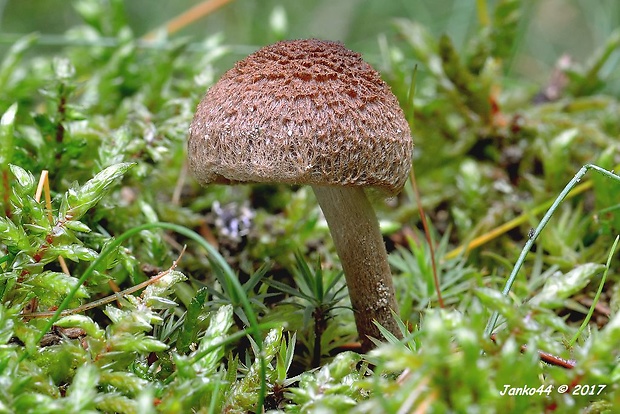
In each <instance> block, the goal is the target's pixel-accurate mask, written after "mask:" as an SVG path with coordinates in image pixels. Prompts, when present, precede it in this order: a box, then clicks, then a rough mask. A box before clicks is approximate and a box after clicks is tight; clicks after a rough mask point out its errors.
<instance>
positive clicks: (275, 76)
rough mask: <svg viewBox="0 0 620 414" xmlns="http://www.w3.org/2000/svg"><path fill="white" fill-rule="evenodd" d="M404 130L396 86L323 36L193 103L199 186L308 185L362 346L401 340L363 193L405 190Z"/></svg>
mask: <svg viewBox="0 0 620 414" xmlns="http://www.w3.org/2000/svg"><path fill="white" fill-rule="evenodd" d="M412 150H413V144H412V140H411V133H410V130H409V125H408V123H407V121H406V120H405V117H404V114H403V111H402V109H401V108H400V107H399V104H398V101H397V99H396V97H395V96H394V95H393V94H392V92H391V91H390V88H389V87H388V86H387V84H386V83H385V82H383V81H382V80H381V77H380V75H379V74H378V73H377V72H376V71H375V70H374V69H373V68H372V67H371V66H370V65H369V64H368V63H366V62H365V61H364V60H362V58H361V56H360V55H359V54H357V53H355V52H352V51H350V50H348V49H346V48H345V47H344V46H343V45H342V44H341V43H338V42H331V41H323V40H317V39H308V40H294V41H283V42H278V43H275V44H273V45H270V46H266V47H264V48H262V49H260V50H258V51H256V52H254V53H253V54H251V55H249V56H248V57H246V58H245V59H243V60H241V61H239V62H237V63H236V64H235V66H234V67H233V68H232V69H230V70H229V71H228V72H226V73H225V74H224V75H223V76H222V78H221V79H220V80H219V81H218V82H217V83H216V84H215V85H213V86H212V87H211V88H210V89H209V90H208V91H207V93H206V95H205V97H204V98H203V99H202V101H201V102H200V103H199V104H198V107H197V110H196V114H195V116H194V119H193V121H192V123H191V126H190V130H189V144H188V158H189V166H190V170H191V171H192V172H193V174H194V176H195V177H196V178H197V180H198V181H199V182H200V183H201V184H209V183H257V182H261V183H289V184H310V185H311V186H312V189H313V190H314V193H315V195H316V198H317V200H318V202H319V205H320V206H321V209H322V210H323V214H324V215H325V219H326V220H327V223H328V226H329V229H330V232H331V234H332V238H333V241H334V245H335V247H336V251H337V253H338V256H339V257H340V261H341V263H342V268H343V270H344V274H345V279H346V283H347V287H348V290H349V297H350V299H351V305H352V307H353V311H354V315H355V322H356V325H357V330H358V334H359V335H360V339H361V342H362V349H363V350H369V349H371V348H372V347H373V342H372V341H371V339H370V338H371V337H374V338H381V337H382V336H381V333H380V331H379V329H378V328H377V327H376V326H375V324H374V323H373V321H377V322H378V323H379V324H381V325H382V326H383V327H385V328H387V330H388V331H390V332H391V333H392V334H394V335H395V336H397V337H402V335H401V332H400V329H399V327H398V325H397V323H396V320H395V319H394V316H393V314H392V312H395V313H398V307H397V303H396V300H395V297H394V287H393V284H392V275H391V272H390V267H389V264H388V261H387V252H386V248H385V244H384V242H383V238H382V236H381V232H380V230H379V224H378V221H377V217H376V215H375V212H374V210H373V208H372V205H371V203H370V202H369V200H368V198H367V195H366V192H365V188H374V189H378V190H379V191H378V193H379V194H380V195H386V196H390V195H395V194H397V193H398V192H400V191H401V190H402V188H403V186H404V184H405V181H406V180H407V176H408V173H409V170H410V168H411V157H412Z"/></svg>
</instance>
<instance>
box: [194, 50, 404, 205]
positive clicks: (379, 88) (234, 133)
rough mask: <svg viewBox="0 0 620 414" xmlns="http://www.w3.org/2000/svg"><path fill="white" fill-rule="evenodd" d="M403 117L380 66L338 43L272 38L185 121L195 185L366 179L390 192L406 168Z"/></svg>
mask: <svg viewBox="0 0 620 414" xmlns="http://www.w3.org/2000/svg"><path fill="white" fill-rule="evenodd" d="M412 148H413V144H412V141H411V133H410V130H409V125H408V123H407V121H406V120H405V117H404V114H403V111H402V110H401V108H400V107H399V105H398V101H397V99H396V97H395V96H394V95H393V94H392V92H391V91H390V89H389V87H388V86H387V84H386V83H385V82H383V81H382V80H381V77H380V76H379V74H378V73H377V72H376V71H375V70H374V69H373V68H372V67H371V66H370V65H369V64H368V63H366V62H364V61H363V60H362V58H361V56H360V55H359V54H357V53H355V52H352V51H350V50H348V49H346V48H345V47H344V46H343V45H342V44H341V43H337V42H330V41H322V40H317V39H308V40H294V41H284V42H278V43H276V44H273V45H271V46H266V47H264V48H262V49H260V50H258V51H257V52H255V53H253V54H251V55H249V56H248V57H246V58H245V59H243V60H242V61H240V62H237V63H236V64H235V66H234V67H233V68H232V69H230V70H229V71H228V72H226V73H225V74H224V75H223V76H222V78H221V79H220V80H219V81H218V82H217V83H216V84H215V85H213V86H212V87H211V88H210V89H209V90H208V91H207V93H206V95H205V97H204V98H203V99H202V101H201V102H200V104H199V105H198V108H197V110H196V114H195V116H194V119H193V121H192V123H191V126H190V137H189V145H188V157H189V165H190V169H191V170H192V171H193V173H194V175H195V176H196V178H197V179H198V180H199V181H200V182H201V183H202V184H208V183H229V182H267V183H270V182H273V183H275V182H279V183H290V184H312V185H328V186H330V185H345V186H371V187H377V188H379V189H382V190H384V191H385V192H387V193H388V194H395V193H398V192H399V191H400V190H401V189H402V187H403V185H404V183H405V181H406V179H407V175H408V173H409V170H410V167H411V157H412Z"/></svg>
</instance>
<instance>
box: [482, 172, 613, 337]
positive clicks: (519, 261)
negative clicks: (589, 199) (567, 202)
mask: <svg viewBox="0 0 620 414" xmlns="http://www.w3.org/2000/svg"><path fill="white" fill-rule="evenodd" d="M590 169H592V170H594V171H596V172H598V173H600V174H602V175H604V176H606V177H609V178H611V179H613V180H616V181H620V176H617V175H616V174H614V173H612V172H610V171H607V170H606V169H604V168H601V167H599V166H598V165H594V164H585V165H584V166H583V167H581V169H580V170H579V171H578V172H577V174H575V176H574V177H573V179H572V180H570V181H569V182H568V184H566V186H565V187H564V189H563V190H562V191H561V192H560V194H559V195H558V196H557V197H556V199H555V200H554V201H553V203H552V205H551V207H550V208H549V210H547V213H546V214H545V215H544V216H543V218H542V219H541V220H540V223H539V224H538V226H537V227H536V229H535V230H534V233H533V234H532V236H531V237H530V238H529V239H528V240H527V242H525V246H523V249H522V250H521V254H520V255H519V258H518V259H517V261H516V263H515V265H514V267H513V269H512V272H510V276H509V277H508V280H507V281H506V284H505V286H504V289H503V290H502V295H504V296H507V295H508V293H510V289H511V288H512V285H513V284H514V281H515V279H516V278H517V275H518V274H519V270H520V269H521V266H522V265H523V262H525V257H526V256H527V254H528V253H529V251H530V249H531V248H532V246H533V245H534V242H536V239H538V236H539V235H540V233H541V232H542V231H543V229H544V228H545V226H546V225H547V223H549V220H551V216H552V215H553V214H554V213H555V210H557V208H558V206H559V205H560V203H562V201H564V199H565V198H566V197H567V196H568V194H569V193H570V192H571V190H572V189H573V188H575V186H576V185H577V183H579V182H580V181H581V179H582V178H583V176H584V175H585V174H586V173H587V172H588V170H590ZM498 319H499V313H498V312H494V313H493V315H491V318H490V319H489V322H488V324H487V326H486V328H485V330H484V333H485V336H487V337H490V336H491V334H492V333H493V329H495V325H496V324H497V320H498Z"/></svg>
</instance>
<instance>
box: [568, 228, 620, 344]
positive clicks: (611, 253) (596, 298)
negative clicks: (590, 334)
mask: <svg viewBox="0 0 620 414" xmlns="http://www.w3.org/2000/svg"><path fill="white" fill-rule="evenodd" d="M619 240H620V236H616V240H615V241H614V244H613V246H611V250H610V251H609V255H608V256H607V263H606V264H605V272H603V277H602V278H601V283H600V284H599V285H598V290H597V291H596V295H595V296H594V300H593V301H592V305H591V306H590V310H589V311H588V314H587V315H586V317H585V319H584V320H583V322H582V323H581V326H580V327H579V329H578V330H577V332H575V335H574V336H573V337H572V338H571V340H570V341H569V342H568V345H569V346H571V347H572V346H573V345H574V344H575V342H577V338H579V337H580V336H581V334H582V333H583V331H584V330H585V329H586V326H588V322H590V319H591V318H592V314H594V307H595V306H596V304H597V303H598V301H599V299H600V298H601V293H602V292H603V286H604V285H605V280H607V273H609V267H610V266H611V259H612V257H613V256H614V254H615V252H616V248H617V247H618V241H619Z"/></svg>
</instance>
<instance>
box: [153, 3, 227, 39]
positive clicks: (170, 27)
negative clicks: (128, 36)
mask: <svg viewBox="0 0 620 414" xmlns="http://www.w3.org/2000/svg"><path fill="white" fill-rule="evenodd" d="M231 1H232V0H207V1H203V2H201V3H199V4H197V5H195V6H194V7H192V8H191V9H189V10H186V11H185V12H183V13H181V14H180V15H178V16H176V17H174V18H173V19H171V20H168V21H167V22H166V23H165V25H164V27H165V28H166V32H167V33H168V34H172V33H175V32H178V31H179V30H181V29H182V28H184V27H186V26H189V25H190V24H192V23H193V22H195V21H196V20H198V19H201V18H203V17H205V16H207V15H209V14H210V13H212V12H214V11H215V10H217V9H219V8H220V7H222V6H224V5H226V4H227V3H230V2H231ZM157 32H158V29H156V30H153V31H151V32H149V33H147V34H146V35H144V36H143V39H144V40H152V39H153V38H155V36H156V34H157Z"/></svg>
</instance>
